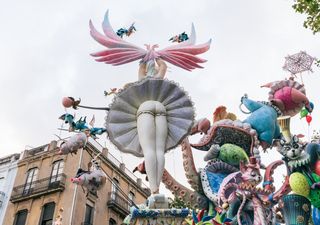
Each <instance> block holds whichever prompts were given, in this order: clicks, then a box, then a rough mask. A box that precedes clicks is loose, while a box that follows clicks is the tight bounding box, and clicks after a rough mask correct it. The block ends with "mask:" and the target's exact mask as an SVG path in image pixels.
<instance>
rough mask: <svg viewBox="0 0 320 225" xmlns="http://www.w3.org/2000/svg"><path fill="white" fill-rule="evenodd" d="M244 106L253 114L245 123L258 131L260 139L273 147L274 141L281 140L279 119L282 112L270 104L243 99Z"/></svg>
mask: <svg viewBox="0 0 320 225" xmlns="http://www.w3.org/2000/svg"><path fill="white" fill-rule="evenodd" d="M241 102H242V104H244V105H245V107H246V108H247V109H248V110H249V111H250V112H251V115H250V116H249V117H248V118H247V119H245V120H244V121H243V122H244V123H249V124H250V125H251V127H252V128H253V129H255V130H256V131H257V134H258V139H259V140H260V141H263V142H266V143H267V144H269V145H271V144H272V140H273V139H277V138H280V127H279V125H278V122H277V117H278V114H279V113H280V111H277V110H279V109H276V108H275V106H273V105H271V103H268V102H256V101H253V100H251V99H248V98H247V97H242V99H241Z"/></svg>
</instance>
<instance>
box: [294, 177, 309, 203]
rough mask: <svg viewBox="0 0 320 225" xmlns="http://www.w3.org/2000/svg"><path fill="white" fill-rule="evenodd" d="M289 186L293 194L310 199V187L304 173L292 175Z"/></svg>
mask: <svg viewBox="0 0 320 225" xmlns="http://www.w3.org/2000/svg"><path fill="white" fill-rule="evenodd" d="M289 184H290V187H291V189H292V192H293V193H295V194H298V195H302V196H304V197H307V198H308V196H309V194H310V186H309V183H308V180H307V178H306V177H305V176H304V175H303V174H302V173H299V172H295V173H293V174H291V175H290V178H289Z"/></svg>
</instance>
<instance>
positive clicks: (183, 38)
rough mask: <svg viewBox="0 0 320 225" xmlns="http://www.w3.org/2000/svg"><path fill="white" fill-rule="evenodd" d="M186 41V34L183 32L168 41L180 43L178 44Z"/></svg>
mask: <svg viewBox="0 0 320 225" xmlns="http://www.w3.org/2000/svg"><path fill="white" fill-rule="evenodd" d="M188 39H189V37H188V34H186V32H183V33H181V34H178V35H175V36H173V37H172V38H170V39H169V41H171V42H178V43H180V42H184V41H186V40H188Z"/></svg>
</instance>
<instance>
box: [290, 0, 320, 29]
mask: <svg viewBox="0 0 320 225" xmlns="http://www.w3.org/2000/svg"><path fill="white" fill-rule="evenodd" d="M292 7H293V8H294V9H295V11H296V12H298V13H301V14H306V15H307V19H306V20H305V21H304V23H303V26H304V27H305V28H309V29H311V30H312V31H313V33H314V34H315V33H317V32H320V0H295V3H294V4H293V6H292Z"/></svg>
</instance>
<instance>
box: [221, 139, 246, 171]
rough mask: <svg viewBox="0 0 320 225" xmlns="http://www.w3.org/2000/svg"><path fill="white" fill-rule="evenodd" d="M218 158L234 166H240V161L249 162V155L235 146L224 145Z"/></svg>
mask: <svg viewBox="0 0 320 225" xmlns="http://www.w3.org/2000/svg"><path fill="white" fill-rule="evenodd" d="M218 158H219V159H221V160H222V161H223V162H226V163H228V164H230V165H233V166H239V163H240V161H244V162H248V161H249V158H248V156H247V153H246V152H245V151H244V150H243V149H242V148H241V147H239V146H237V145H234V144H224V145H222V146H221V148H220V153H219V157H218Z"/></svg>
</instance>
